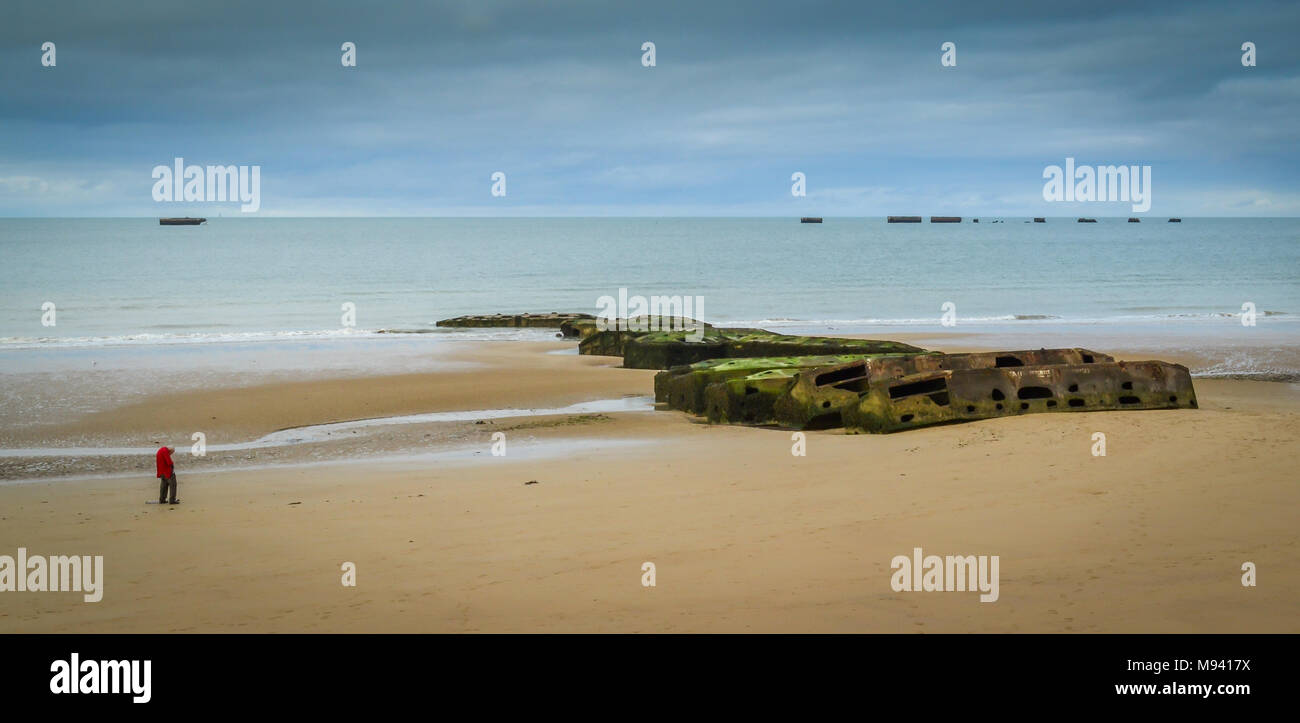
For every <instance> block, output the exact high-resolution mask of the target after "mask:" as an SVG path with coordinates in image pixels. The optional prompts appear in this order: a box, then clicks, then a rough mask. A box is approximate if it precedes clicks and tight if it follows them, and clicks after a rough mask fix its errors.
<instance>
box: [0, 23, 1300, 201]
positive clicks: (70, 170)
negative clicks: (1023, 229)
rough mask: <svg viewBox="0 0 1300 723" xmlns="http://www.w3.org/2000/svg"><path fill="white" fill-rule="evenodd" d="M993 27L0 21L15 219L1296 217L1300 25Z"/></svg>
mask: <svg viewBox="0 0 1300 723" xmlns="http://www.w3.org/2000/svg"><path fill="white" fill-rule="evenodd" d="M187 5H195V7H187ZM981 5H985V3H975V2H957V1H950V2H936V3H920V2H902V1H898V0H891V1H890V2H882V3H876V2H843V3H832V2H810V1H808V0H799V1H798V2H792V1H791V0H781V1H779V2H759V1H756V0H755V1H750V2H734V3H733V2H719V1H716V0H693V1H692V2H680V3H679V2H667V1H665V0H655V1H654V2H617V1H615V0H594V1H592V2H564V1H562V0H545V1H540V0H474V1H472V2H464V3H458V2H445V1H443V2H410V1H403V0H382V1H380V2H362V1H361V0H354V1H353V2H337V1H329V0H313V1H312V2H300V3H289V2H270V1H269V0H258V1H257V2H243V1H242V0H223V1H222V2H208V3H204V4H203V6H202V7H199V6H197V4H194V3H183V2H177V1H176V0H132V2H129V3H127V2H123V3H118V2H106V1H105V0H86V1H84V2H64V1H60V0H37V1H28V0H4V2H3V4H2V6H0V215H4V216H158V215H196V214H199V213H202V214H206V215H216V214H217V213H218V212H220V213H224V214H225V215H238V214H239V209H238V205H237V204H226V205H204V204H159V203H155V202H154V201H153V198H152V196H151V189H152V187H153V179H152V177H151V173H152V169H153V168H154V166H156V165H160V164H163V165H171V163H172V161H173V159H174V158H176V157H178V156H179V157H183V158H185V160H186V162H187V163H195V164H199V165H217V164H221V165H227V164H236V165H238V164H248V165H259V166H261V180H262V194H261V195H262V199H261V211H260V212H259V213H260V214H261V215H276V216H315V215H419V216H433V215H516V216H517V215H524V216H532V215H580V216H586V215H674V216H680V215H724V216H754V215H758V216H790V215H825V216H845V215H856V216H873V215H885V214H926V215H929V214H952V215H962V216H994V215H1048V216H1053V215H1059V216H1068V215H1077V214H1087V215H1094V216H1118V215H1131V213H1130V206H1129V205H1128V204H1088V205H1072V204H1061V203H1047V202H1045V201H1044V200H1043V198H1042V191H1043V184H1044V180H1043V177H1042V174H1043V169H1044V167H1045V166H1047V165H1051V164H1057V165H1062V164H1064V161H1065V158H1066V157H1067V156H1068V157H1073V158H1075V159H1076V162H1077V163H1079V164H1090V165H1110V164H1138V165H1150V166H1151V168H1152V183H1153V194H1152V195H1153V202H1152V205H1151V211H1150V213H1151V214H1153V215H1185V216H1216V215H1258V216H1293V215H1300V170H1298V169H1300V50H1298V49H1297V48H1298V47H1300V40H1297V38H1296V32H1297V30H1300V3H1296V2H1277V3H1272V2H1189V1H1188V0H1175V1H1173V2H1165V3H1141V2H1134V1H1132V0H1128V1H1125V2H1109V1H1106V2H1087V1H1086V0H1081V1H1080V2H1072V3H1045V2H1042V1H1041V0H1035V1H1033V2H1016V1H1010V0H1007V1H1002V2H996V3H987V7H980V6H981ZM47 41H48V42H53V43H55V47H56V53H57V56H56V62H57V65H56V66H55V67H43V66H42V64H41V57H42V52H41V46H42V43H44V42H47ZM346 41H350V42H354V43H356V46H357V67H355V68H345V67H343V66H342V64H341V62H340V58H341V56H342V51H341V50H340V46H341V45H342V44H343V43H344V42H346ZM646 41H651V42H654V43H655V46H656V66H655V67H653V68H646V67H643V66H642V64H641V58H642V50H641V46H642V43H644V42H646ZM1247 41H1250V42H1253V43H1255V44H1256V47H1257V63H1258V65H1257V66H1256V67H1252V68H1247V67H1243V66H1242V63H1241V56H1242V50H1241V45H1242V43H1244V42H1247ZM945 42H952V43H955V44H956V48H957V51H956V57H957V66H956V67H951V68H946V67H942V66H941V64H940V56H941V49H940V48H941V45H942V44H943V43H945ZM495 171H502V172H504V173H506V178H507V186H506V188H507V195H506V196H505V197H504V198H494V197H493V196H492V195H491V193H490V190H491V187H492V181H491V175H492V173H493V172H495ZM796 171H799V172H802V173H804V174H805V175H806V177H807V196H806V197H803V198H795V197H793V196H792V195H791V193H790V187H791V180H790V176H791V174H792V173H794V172H796Z"/></svg>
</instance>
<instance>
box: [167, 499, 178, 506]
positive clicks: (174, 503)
mask: <svg viewBox="0 0 1300 723" xmlns="http://www.w3.org/2000/svg"><path fill="white" fill-rule="evenodd" d="M180 503H181V501H180V500H172V501H171V502H168V503H167V504H169V505H179V504H180Z"/></svg>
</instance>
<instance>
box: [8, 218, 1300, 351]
mask: <svg viewBox="0 0 1300 723" xmlns="http://www.w3.org/2000/svg"><path fill="white" fill-rule="evenodd" d="M992 220H993V219H981V223H979V224H972V223H969V222H967V223H962V224H959V225H931V224H929V223H924V224H906V225H904V224H892V225H891V224H886V223H885V222H884V220H883V219H878V218H843V219H840V218H828V219H826V222H825V223H823V224H820V225H812V224H807V225H805V224H799V223H798V222H797V219H643V218H637V219H407V218H403V219H245V218H236V219H229V218H218V219H211V220H210V221H209V222H208V224H207V225H204V226H198V227H161V226H159V225H158V222H157V220H156V219H9V220H0V258H3V264H0V351H4V350H18V349H31V348H40V349H45V350H51V349H60V348H74V347H87V346H95V347H102V346H118V345H124V344H126V345H146V346H152V345H158V344H166V345H172V344H184V343H202V342H247V341H260V340H268V341H270V340H279V339H287V340H292V339H298V340H301V339H303V338H322V339H323V338H330V337H341V336H351V337H356V336H357V335H362V336H365V335H369V334H372V333H373V332H376V331H378V330H381V329H384V330H404V331H427V330H430V329H432V328H433V326H434V322H435V321H436V320H437V319H440V318H445V317H449V316H455V315H459V314H467V313H486V312H522V311H557V310H558V311H570V310H571V311H588V312H592V313H595V312H597V311H598V310H599V309H598V307H597V299H598V298H599V297H601V296H604V295H617V293H618V289H619V288H620V287H622V288H627V289H628V293H629V294H634V295H635V294H641V295H645V296H650V295H652V294H661V295H678V294H681V295H692V296H695V295H699V296H703V297H704V307H703V313H702V314H700V316H702V317H703V318H705V319H706V320H708V321H712V322H725V323H735V324H744V325H757V326H766V327H769V328H773V329H779V330H789V331H799V332H841V333H849V332H871V331H875V330H879V329H882V328H883V329H910V330H915V329H938V328H939V318H940V315H941V313H942V305H943V304H944V303H945V302H952V303H954V304H955V305H956V310H957V319H958V325H959V328H968V329H970V330H975V331H978V330H981V329H991V328H999V329H1006V328H1023V329H1040V330H1043V331H1044V332H1046V331H1052V332H1054V333H1061V332H1062V331H1064V332H1067V333H1068V331H1069V329H1070V328H1072V327H1084V326H1091V327H1098V326H1101V327H1104V328H1106V329H1107V330H1108V331H1109V332H1111V333H1114V334H1125V333H1131V334H1133V335H1137V336H1139V337H1144V338H1145V337H1152V338H1154V337H1158V336H1160V335H1162V334H1168V333H1174V334H1179V333H1183V332H1186V333H1189V334H1191V333H1194V334H1196V335H1201V336H1204V335H1207V334H1209V335H1220V336H1222V337H1224V338H1250V337H1249V335H1250V334H1255V335H1256V336H1255V337H1253V338H1256V339H1259V338H1264V336H1266V335H1267V336H1268V338H1270V339H1272V340H1274V341H1276V340H1279V339H1280V340H1282V341H1287V340H1290V341H1297V340H1300V283H1298V282H1297V280H1298V278H1300V274H1298V272H1300V219H1195V218H1187V219H1184V221H1183V223H1181V224H1171V223H1166V222H1165V221H1164V219H1163V218H1161V219H1155V218H1151V219H1146V220H1145V222H1144V223H1140V224H1130V223H1125V222H1124V220H1123V219H1101V221H1100V223H1097V224H1078V223H1075V222H1074V220H1073V219H1072V218H1071V219H1062V218H1051V219H1048V222H1047V223H1045V224H1031V223H1024V222H1023V221H1024V220H1025V219H1011V218H1008V219H1005V221H1004V223H991V221H992ZM45 302H53V303H54V304H55V305H56V310H57V324H56V326H53V327H48V326H42V323H41V320H42V304H43V303H45ZM345 302H351V303H353V304H355V305H356V326H355V328H345V327H344V326H343V324H342V308H341V307H342V304H344V303H345ZM1245 302H1253V303H1254V304H1255V305H1256V308H1257V310H1258V312H1259V317H1258V319H1259V321H1258V326H1257V327H1256V328H1255V329H1245V328H1244V327H1242V325H1241V323H1240V321H1239V319H1238V318H1237V317H1236V315H1238V314H1240V313H1241V310H1242V304H1243V303H1245ZM1126 330H1127V331H1126ZM493 333H494V334H499V332H493ZM461 334H462V335H463V334H464V332H462V333H461ZM546 335H547V336H549V334H546ZM458 338H463V337H458Z"/></svg>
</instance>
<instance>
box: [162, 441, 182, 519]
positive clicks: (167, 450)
mask: <svg viewBox="0 0 1300 723" xmlns="http://www.w3.org/2000/svg"><path fill="white" fill-rule="evenodd" d="M175 451H176V448H175V447H159V448H158V454H157V457H158V479H160V480H162V483H161V484H159V485H158V504H160V505H161V504H166V503H167V502H168V500H167V488H168V487H171V491H172V498H171V504H173V505H174V504H176V503H177V502H178V501H179V500H177V499H176V467H175V465H173V464H172V453H173V452H175Z"/></svg>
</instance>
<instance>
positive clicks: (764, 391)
mask: <svg viewBox="0 0 1300 723" xmlns="http://www.w3.org/2000/svg"><path fill="white" fill-rule="evenodd" d="M797 373H798V370H797V369H793V368H785V369H768V370H766V371H761V372H758V373H755V374H750V375H749V376H746V377H740V378H739V379H728V380H727V381H725V382H717V383H714V384H710V385H708V387H706V388H705V390H704V398H705V411H704V414H705V416H706V417H708V420H709V422H711V423H713V424H772V423H774V422H775V421H776V420H775V419H774V418H773V416H772V405H773V404H774V403H775V402H776V400H777V399H779V398H780V397H781V395H783V394H785V393H786V391H787V390H788V389H789V388H790V385H791V384H793V383H794V376H795V374H797Z"/></svg>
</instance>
